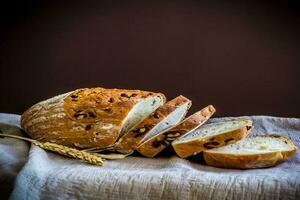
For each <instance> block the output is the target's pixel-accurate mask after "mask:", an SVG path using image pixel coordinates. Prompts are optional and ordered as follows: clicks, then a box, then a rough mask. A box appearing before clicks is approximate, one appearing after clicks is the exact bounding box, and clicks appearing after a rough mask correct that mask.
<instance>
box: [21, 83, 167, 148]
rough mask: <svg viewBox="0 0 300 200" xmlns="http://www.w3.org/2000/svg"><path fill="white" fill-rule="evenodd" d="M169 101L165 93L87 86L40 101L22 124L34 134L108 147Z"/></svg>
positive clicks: (68, 142) (84, 145)
mask: <svg viewBox="0 0 300 200" xmlns="http://www.w3.org/2000/svg"><path fill="white" fill-rule="evenodd" d="M164 102H165V96H164V95H163V94H161V93H153V92H147V91H140V90H123V89H105V88H90V89H89V88H86V89H78V90H75V91H72V92H68V93H65V94H62V95H59V96H56V97H53V98H51V99H48V100H45V101H42V102H40V103H37V104H36V105H34V106H32V107H31V108H29V109H28V110H27V111H25V112H24V113H23V115H22V118H21V124H22V127H23V128H24V129H25V130H26V132H27V133H28V134H29V135H30V136H31V137H32V138H33V139H36V140H39V141H42V142H54V143H57V144H62V145H65V146H69V147H75V148H78V149H87V148H107V147H110V146H112V145H113V144H114V143H115V141H116V140H117V138H118V137H120V136H122V135H123V134H124V133H126V132H128V130H130V129H131V128H132V127H134V126H135V125H136V124H138V123H140V122H141V121H143V120H144V119H145V118H146V117H147V116H148V115H150V114H151V113H153V112H154V111H155V110H156V109H157V108H158V107H159V106H161V105H163V103H164Z"/></svg>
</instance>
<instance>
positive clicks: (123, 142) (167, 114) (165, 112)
mask: <svg viewBox="0 0 300 200" xmlns="http://www.w3.org/2000/svg"><path fill="white" fill-rule="evenodd" d="M191 104H192V102H191V100H189V99H187V98H186V97H184V96H182V95H180V96H178V97H176V98H174V99H172V100H171V101H168V102H167V103H166V104H164V105H162V106H161V107H159V108H158V109H157V110H156V111H155V112H154V113H152V114H151V115H149V116H148V117H147V118H146V119H145V120H144V121H143V122H141V123H140V124H138V125H137V126H136V127H134V128H133V129H131V130H130V131H129V132H128V133H126V134H124V135H123V136H122V137H121V138H120V139H119V140H118V142H117V143H116V144H115V146H114V150H116V151H119V152H121V153H130V152H132V151H134V150H135V149H136V147H137V145H138V144H139V142H140V141H141V140H142V139H143V138H144V136H145V135H146V134H147V135H156V134H157V133H159V132H162V131H163V130H165V129H167V128H170V127H172V126H174V125H176V124H178V123H179V122H180V121H181V120H182V119H183V118H184V117H185V115H186V113H187V112H188V110H189V108H190V107H191Z"/></svg>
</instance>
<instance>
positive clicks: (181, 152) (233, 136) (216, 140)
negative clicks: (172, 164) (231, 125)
mask: <svg viewBox="0 0 300 200" xmlns="http://www.w3.org/2000/svg"><path fill="white" fill-rule="evenodd" d="M251 125H252V122H251V121H249V123H248V124H247V125H246V126H243V127H241V128H239V129H236V130H233V131H230V132H226V133H223V134H220V135H215V136H211V137H208V138H205V139H203V138H200V139H198V140H190V141H186V142H182V143H173V144H172V145H173V148H174V151H175V152H176V154H177V155H178V156H179V157H181V158H187V157H189V156H192V155H196V154H198V153H200V152H202V151H205V150H207V149H211V148H216V147H221V146H224V145H227V144H231V143H234V142H236V141H238V140H241V139H243V138H245V137H246V136H247V134H248V132H249V129H250V128H251Z"/></svg>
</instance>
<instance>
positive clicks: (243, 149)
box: [203, 134, 297, 169]
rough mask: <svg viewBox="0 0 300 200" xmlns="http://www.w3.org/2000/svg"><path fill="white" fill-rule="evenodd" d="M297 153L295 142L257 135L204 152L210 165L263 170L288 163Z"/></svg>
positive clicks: (280, 136) (283, 138) (278, 136)
mask: <svg viewBox="0 0 300 200" xmlns="http://www.w3.org/2000/svg"><path fill="white" fill-rule="evenodd" d="M296 151H297V147H296V146H295V145H294V144H293V142H292V141H291V140H290V139H289V138H287V137H285V136H282V135H278V134H270V135H257V136H253V137H247V138H245V139H243V140H240V141H238V142H236V143H234V144H230V145H226V146H223V147H219V148H214V149H210V150H207V151H204V153H203V155H204V159H205V162H206V163H207V164H208V165H211V166H215V167H223V168H238V169H249V168H263V167H271V166H274V165H277V164H279V163H282V162H284V161H287V160H288V159H289V158H291V157H292V156H293V155H294V154H295V153H296Z"/></svg>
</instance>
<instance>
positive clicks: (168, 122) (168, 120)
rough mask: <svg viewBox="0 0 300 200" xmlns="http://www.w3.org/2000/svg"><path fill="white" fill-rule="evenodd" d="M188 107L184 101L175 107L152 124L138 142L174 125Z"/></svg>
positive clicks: (183, 115) (188, 104) (187, 103)
mask: <svg viewBox="0 0 300 200" xmlns="http://www.w3.org/2000/svg"><path fill="white" fill-rule="evenodd" d="M189 108H190V103H189V102H186V103H184V104H182V105H180V106H179V107H178V108H176V109H175V110H174V111H173V112H171V113H170V114H169V115H167V116H166V117H165V118H164V119H163V120H162V121H161V122H159V123H158V124H157V125H156V126H154V127H153V128H152V129H151V130H150V131H149V132H148V133H147V134H146V136H145V137H144V138H143V139H142V141H141V142H140V143H143V142H145V141H147V140H149V139H151V138H153V137H154V136H156V135H157V134H159V133H161V132H162V131H164V130H167V129H169V128H171V127H173V126H175V125H177V124H178V123H179V122H180V121H181V120H182V119H183V118H184V117H185V115H186V113H187V112H188V110H189Z"/></svg>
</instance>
